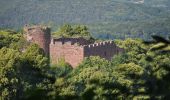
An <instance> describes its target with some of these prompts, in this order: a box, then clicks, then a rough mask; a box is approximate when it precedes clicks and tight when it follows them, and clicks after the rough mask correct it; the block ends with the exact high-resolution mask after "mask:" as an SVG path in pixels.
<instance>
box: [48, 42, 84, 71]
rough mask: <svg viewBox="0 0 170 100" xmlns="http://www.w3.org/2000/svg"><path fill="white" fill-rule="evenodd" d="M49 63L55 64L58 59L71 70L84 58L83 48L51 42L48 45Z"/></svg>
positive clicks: (67, 43) (69, 43)
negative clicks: (65, 63) (69, 66)
mask: <svg viewBox="0 0 170 100" xmlns="http://www.w3.org/2000/svg"><path fill="white" fill-rule="evenodd" d="M50 58H51V63H52V64H56V63H57V62H58V61H59V60H60V59H63V58H64V59H65V61H66V62H67V63H69V64H70V65H71V66H72V67H73V68H74V67H76V66H77V65H78V64H80V63H81V61H82V60H83V58H84V52H83V47H82V46H79V45H78V44H71V42H65V43H64V44H62V42H51V44H50Z"/></svg>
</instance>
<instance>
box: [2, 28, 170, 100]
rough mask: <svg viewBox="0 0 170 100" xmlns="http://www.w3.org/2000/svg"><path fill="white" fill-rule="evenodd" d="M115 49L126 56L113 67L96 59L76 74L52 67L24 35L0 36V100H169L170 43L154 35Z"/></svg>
mask: <svg viewBox="0 0 170 100" xmlns="http://www.w3.org/2000/svg"><path fill="white" fill-rule="evenodd" d="M75 29H76V28H75ZM83 29H84V30H86V28H85V27H84V28H83ZM66 32H68V30H67V31H66ZM80 32H83V33H84V31H80ZM59 33H60V32H58V34H59ZM68 33H69V32H68ZM71 33H72V32H71ZM77 34H82V33H79V31H77ZM53 35H55V33H54V34H53ZM115 43H116V44H117V45H118V46H119V47H121V48H124V49H125V52H124V53H122V54H119V55H116V56H114V57H113V58H112V60H111V61H108V60H105V59H104V58H100V57H98V56H91V57H88V58H85V59H84V61H83V62H82V63H81V64H80V65H79V66H78V67H77V68H75V69H72V67H71V66H70V65H69V64H67V63H66V62H65V61H64V60H63V59H61V61H60V62H59V63H58V64H56V65H51V64H50V60H49V59H48V58H47V57H46V56H45V54H44V52H43V51H42V49H41V48H39V46H38V45H36V44H33V43H28V42H27V41H26V40H25V39H24V37H23V32H22V31H20V32H16V31H12V30H0V99H1V100H67V99H69V100H162V99H164V100H167V99H168V98H169V97H170V92H169V91H170V81H169V79H170V62H169V61H170V47H169V44H170V38H169V39H164V38H162V37H160V36H156V35H153V36H152V40H151V41H144V40H142V39H135V38H134V39H131V38H127V39H125V40H115Z"/></svg>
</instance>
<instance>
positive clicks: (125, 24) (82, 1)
mask: <svg viewBox="0 0 170 100" xmlns="http://www.w3.org/2000/svg"><path fill="white" fill-rule="evenodd" d="M64 23H70V24H85V25H87V26H88V27H89V28H90V31H91V32H92V33H93V34H94V35H95V36H96V37H100V38H127V37H141V38H148V36H149V34H162V35H164V36H165V35H169V34H170V1H169V0H0V28H13V29H20V28H21V27H22V26H23V25H25V24H47V25H51V26H55V27H53V30H55V29H56V28H57V27H58V26H59V25H62V24H64ZM146 33H147V34H146ZM110 34H111V35H110Z"/></svg>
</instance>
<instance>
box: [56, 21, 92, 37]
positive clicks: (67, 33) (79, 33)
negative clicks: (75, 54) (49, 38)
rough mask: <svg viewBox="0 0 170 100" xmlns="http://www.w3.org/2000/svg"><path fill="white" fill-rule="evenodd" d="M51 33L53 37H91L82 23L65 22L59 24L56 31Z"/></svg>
mask: <svg viewBox="0 0 170 100" xmlns="http://www.w3.org/2000/svg"><path fill="white" fill-rule="evenodd" d="M53 35H54V36H55V37H83V38H86V39H91V38H92V37H91V34H90V32H89V31H88V29H87V27H86V26H84V25H75V26H71V25H69V24H65V25H63V26H61V27H60V28H59V30H58V31H57V32H54V33H53Z"/></svg>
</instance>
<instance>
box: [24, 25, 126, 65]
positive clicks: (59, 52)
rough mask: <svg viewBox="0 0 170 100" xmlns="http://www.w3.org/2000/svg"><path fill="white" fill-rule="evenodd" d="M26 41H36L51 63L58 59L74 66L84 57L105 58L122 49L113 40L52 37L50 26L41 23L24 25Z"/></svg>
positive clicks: (109, 57)
mask: <svg viewBox="0 0 170 100" xmlns="http://www.w3.org/2000/svg"><path fill="white" fill-rule="evenodd" d="M24 31H25V33H26V34H24V35H25V36H26V39H27V41H29V42H33V43H36V44H38V45H39V46H40V48H42V49H43V50H44V52H45V53H46V55H47V56H49V57H50V60H51V63H52V64H55V63H57V62H58V60H59V59H61V58H64V59H65V61H66V62H67V63H69V64H71V65H72V66H73V67H76V66H77V65H78V64H80V63H81V62H82V61H83V59H84V58H85V57H90V56H100V57H101V58H105V59H107V60H111V58H112V57H113V56H114V55H116V54H118V53H120V52H123V51H124V50H123V49H121V48H119V47H118V46H116V44H115V43H114V41H103V42H98V43H94V42H93V41H90V40H86V39H85V38H83V37H78V38H64V37H61V38H53V37H51V32H50V28H48V27H46V26H41V25H38V26H37V25H35V26H28V25H26V26H25V27H24Z"/></svg>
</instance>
